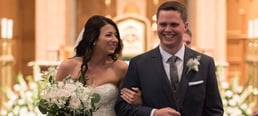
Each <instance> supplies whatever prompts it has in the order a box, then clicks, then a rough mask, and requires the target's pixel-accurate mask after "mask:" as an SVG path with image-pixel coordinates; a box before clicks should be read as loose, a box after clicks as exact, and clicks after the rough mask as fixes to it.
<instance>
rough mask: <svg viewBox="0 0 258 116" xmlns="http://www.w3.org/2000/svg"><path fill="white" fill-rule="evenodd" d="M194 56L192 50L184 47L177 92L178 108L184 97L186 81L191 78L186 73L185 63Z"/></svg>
mask: <svg viewBox="0 0 258 116" xmlns="http://www.w3.org/2000/svg"><path fill="white" fill-rule="evenodd" d="M193 56H194V52H193V51H192V50H191V49H190V48H188V47H185V55H184V64H183V65H184V67H183V73H182V78H181V81H180V87H179V89H180V90H179V92H180V93H179V94H180V98H181V99H180V108H179V109H181V108H182V104H183V102H184V98H185V93H186V91H187V89H188V83H189V81H190V80H191V76H190V75H189V74H190V73H188V74H187V70H188V67H187V65H186V63H187V61H188V60H189V59H190V58H192V57H193Z"/></svg>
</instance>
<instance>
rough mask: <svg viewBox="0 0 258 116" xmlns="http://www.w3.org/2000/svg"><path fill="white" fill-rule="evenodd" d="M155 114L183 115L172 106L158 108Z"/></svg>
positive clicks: (159, 115)
mask: <svg viewBox="0 0 258 116" xmlns="http://www.w3.org/2000/svg"><path fill="white" fill-rule="evenodd" d="M154 116H181V114H180V113H179V112H177V111H176V110H175V109H172V108H170V107H165V108H160V109H156V110H155V112H154Z"/></svg>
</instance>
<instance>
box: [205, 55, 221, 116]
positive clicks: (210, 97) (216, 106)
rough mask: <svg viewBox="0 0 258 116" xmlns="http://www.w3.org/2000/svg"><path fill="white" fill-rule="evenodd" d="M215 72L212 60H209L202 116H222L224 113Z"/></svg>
mask: <svg viewBox="0 0 258 116" xmlns="http://www.w3.org/2000/svg"><path fill="white" fill-rule="evenodd" d="M215 71H216V69H215V64H214V60H213V59H212V58H210V60H209V62H208V73H207V74H208V76H207V87H206V97H205V105H204V116H223V112H224V111H223V104H222V101H221V97H220V92H219V89H218V83H217V78H216V73H215Z"/></svg>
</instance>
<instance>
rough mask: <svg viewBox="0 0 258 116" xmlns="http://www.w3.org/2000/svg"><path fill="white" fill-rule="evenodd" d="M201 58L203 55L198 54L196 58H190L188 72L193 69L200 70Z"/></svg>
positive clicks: (187, 64)
mask: <svg viewBox="0 0 258 116" xmlns="http://www.w3.org/2000/svg"><path fill="white" fill-rule="evenodd" d="M200 59H201V56H200V55H198V56H197V57H196V58H190V59H189V60H188V61H187V63H186V66H187V68H188V69H187V73H189V72H190V71H191V70H193V71H196V72H198V71H199V67H198V66H199V65H200Z"/></svg>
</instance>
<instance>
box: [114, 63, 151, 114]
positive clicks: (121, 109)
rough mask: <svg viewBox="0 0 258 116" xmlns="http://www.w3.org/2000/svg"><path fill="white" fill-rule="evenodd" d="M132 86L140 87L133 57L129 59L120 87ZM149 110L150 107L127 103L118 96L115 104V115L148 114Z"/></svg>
mask: <svg viewBox="0 0 258 116" xmlns="http://www.w3.org/2000/svg"><path fill="white" fill-rule="evenodd" d="M132 87H138V88H140V84H139V76H138V72H137V65H136V63H135V60H134V59H132V60H131V61H130V64H129V67H128V71H127V74H126V77H125V80H124V81H123V84H122V88H132ZM151 110H152V108H150V107H146V106H143V105H132V104H128V103H127V102H126V101H124V100H123V99H122V98H121V97H120V96H119V97H118V99H117V102H116V106H115V111H116V114H117V116H150V114H151Z"/></svg>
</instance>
